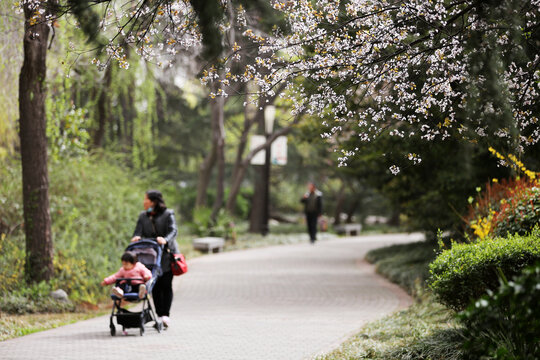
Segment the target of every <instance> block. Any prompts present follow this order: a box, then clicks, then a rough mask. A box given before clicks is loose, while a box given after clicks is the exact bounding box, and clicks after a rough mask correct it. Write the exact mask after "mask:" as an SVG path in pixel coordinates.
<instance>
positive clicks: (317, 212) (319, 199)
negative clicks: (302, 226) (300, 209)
mask: <svg viewBox="0 0 540 360" xmlns="http://www.w3.org/2000/svg"><path fill="white" fill-rule="evenodd" d="M310 195H311V194H310V192H309V191H308V192H307V193H306V194H305V195H304V197H303V198H302V199H300V201H301V202H303V203H304V212H305V213H306V214H312V215H317V216H320V215H321V214H322V195H323V194H322V192H320V191H319V190H315V193H314V196H315V201H316V203H315V204H316V205H315V207H316V209H315V211H308V198H309V196H310Z"/></svg>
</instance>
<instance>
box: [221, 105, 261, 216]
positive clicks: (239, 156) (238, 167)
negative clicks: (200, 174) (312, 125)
mask: <svg viewBox="0 0 540 360" xmlns="http://www.w3.org/2000/svg"><path fill="white" fill-rule="evenodd" d="M247 109H248V107H247V106H246V108H245V111H244V128H243V129H242V135H241V136H240V142H239V144H238V148H237V151H236V160H235V162H234V168H233V172H232V176H231V178H232V181H231V188H230V190H229V196H228V198H227V204H226V205H225V208H226V209H227V211H228V212H230V213H233V212H234V209H235V207H236V198H237V197H238V193H239V192H240V186H241V185H242V181H243V180H244V176H245V174H246V169H247V164H245V163H244V158H243V157H244V152H245V151H246V147H247V141H248V136H249V132H250V131H251V127H252V126H253V124H255V123H258V122H259V121H260V119H259V117H262V116H263V114H264V113H263V112H262V111H261V110H258V111H257V112H256V114H255V116H254V118H253V119H251V118H250V117H249V115H248V111H247Z"/></svg>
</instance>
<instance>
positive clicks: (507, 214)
mask: <svg viewBox="0 0 540 360" xmlns="http://www.w3.org/2000/svg"><path fill="white" fill-rule="evenodd" d="M538 223H540V187H537V186H536V185H535V186H531V187H528V188H524V189H521V191H519V192H516V193H515V194H514V196H512V197H511V198H509V199H505V200H503V201H502V202H501V207H500V210H499V212H498V213H496V214H495V215H494V216H493V235H494V236H505V235H506V234H508V233H510V234H520V235H524V234H526V233H528V232H529V231H531V230H532V228H533V227H534V226H535V225H536V224H538Z"/></svg>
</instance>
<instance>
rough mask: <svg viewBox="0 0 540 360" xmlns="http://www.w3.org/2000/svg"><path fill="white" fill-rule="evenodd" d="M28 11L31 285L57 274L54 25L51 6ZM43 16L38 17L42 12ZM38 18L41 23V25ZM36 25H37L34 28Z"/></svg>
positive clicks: (25, 73) (24, 73) (25, 168)
mask: <svg viewBox="0 0 540 360" xmlns="http://www.w3.org/2000/svg"><path fill="white" fill-rule="evenodd" d="M32 4H33V5H34V6H35V7H34V9H32V10H31V9H29V8H28V5H26V6H25V8H24V15H25V20H26V21H25V26H24V40H23V49H24V60H23V66H22V69H21V74H20V78H19V112H20V120H19V121H20V123H19V125H20V130H19V131H20V132H19V135H20V138H21V159H22V181H23V203H24V230H25V235H26V265H25V272H26V273H25V274H26V278H27V280H28V281H30V282H39V281H42V280H49V279H50V278H51V277H52V276H53V273H54V269H53V244H52V236H51V216H50V212H49V175H48V171H47V137H46V113H45V99H46V86H45V78H46V72H47V65H46V60H47V46H48V44H47V41H48V39H49V26H48V25H47V23H46V22H45V21H44V18H45V16H47V15H48V13H49V12H48V8H47V6H48V2H38V3H34V2H33V3H32ZM42 11H43V12H44V13H43V14H41V15H37V14H39V13H40V12H42ZM36 16H37V19H38V20H37V22H36ZM31 24H32V25H31Z"/></svg>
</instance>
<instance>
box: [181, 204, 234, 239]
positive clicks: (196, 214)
mask: <svg viewBox="0 0 540 360" xmlns="http://www.w3.org/2000/svg"><path fill="white" fill-rule="evenodd" d="M211 215H212V209H210V208H207V207H199V208H196V209H194V210H193V222H192V224H191V227H192V230H193V233H195V234H196V235H198V236H217V237H223V238H225V239H230V238H232V237H234V236H235V225H234V219H233V217H232V216H230V215H229V214H227V212H225V211H224V210H221V211H219V212H218V215H217V217H216V219H215V220H212V218H211Z"/></svg>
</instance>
